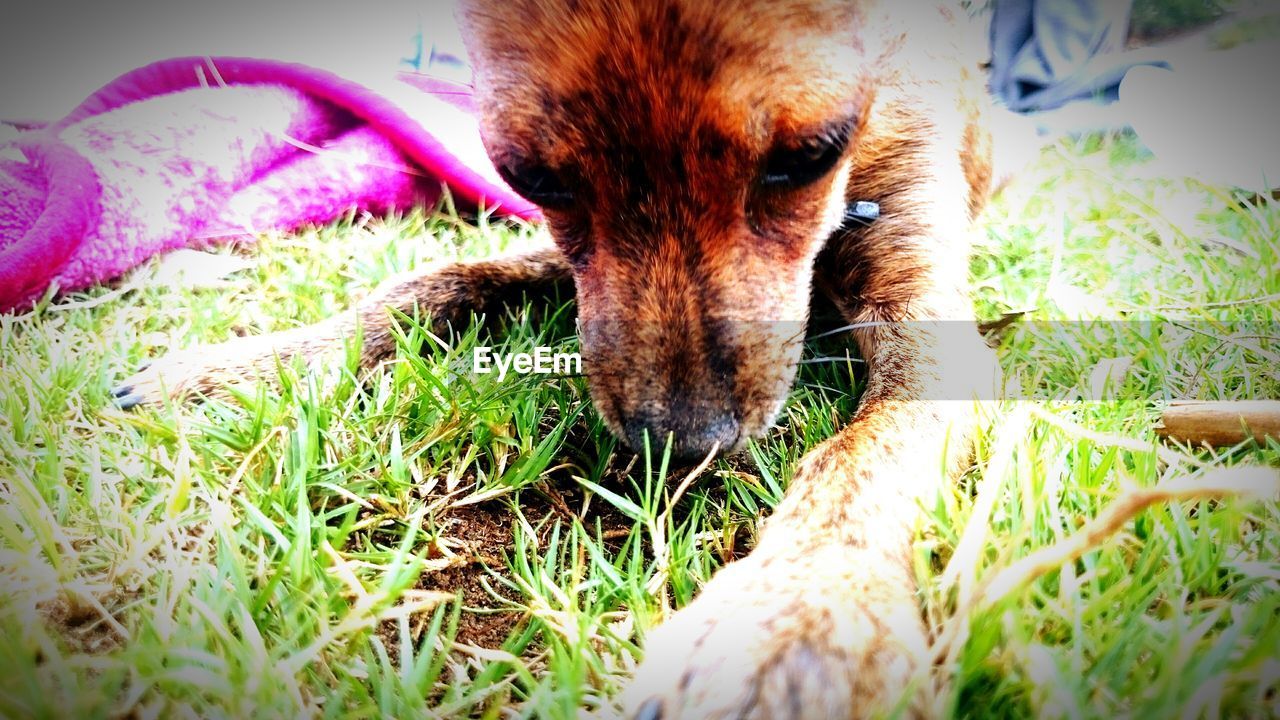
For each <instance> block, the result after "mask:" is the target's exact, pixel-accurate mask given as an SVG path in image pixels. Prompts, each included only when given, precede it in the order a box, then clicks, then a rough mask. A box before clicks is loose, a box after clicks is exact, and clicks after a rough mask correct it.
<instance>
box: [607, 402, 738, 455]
mask: <svg viewBox="0 0 1280 720" xmlns="http://www.w3.org/2000/svg"><path fill="white" fill-rule="evenodd" d="M623 429H624V430H625V431H626V441H627V444H628V445H630V446H631V449H632V450H635V451H636V452H643V451H644V440H645V434H646V433H648V436H649V448H650V450H651V451H652V452H653V453H654V454H655V455H658V456H661V454H662V451H663V449H664V448H665V447H666V443H667V438H668V437H670V438H671V443H672V447H671V457H672V458H673V459H675V460H679V461H681V462H698V461H699V460H702V459H703V458H705V457H706V456H707V455H709V454H710V453H711V451H712V450H715V452H716V454H717V455H718V454H722V453H725V452H727V451H728V450H730V449H731V448H733V447H734V446H735V445H737V444H738V433H739V432H740V431H741V428H740V426H739V425H738V419H737V418H736V417H734V416H733V415H729V414H715V415H705V414H703V413H697V412H678V413H673V414H669V415H666V414H664V415H662V416H658V415H657V414H654V413H642V414H638V415H636V416H635V417H630V418H627V419H625V420H624V421H623Z"/></svg>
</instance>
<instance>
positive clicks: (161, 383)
mask: <svg viewBox="0 0 1280 720" xmlns="http://www.w3.org/2000/svg"><path fill="white" fill-rule="evenodd" d="M270 337H271V336H260V337H244V338H237V339H235V340H231V341H229V342H225V343H221V344H218V345H204V346H200V347H194V348H190V349H187V350H178V351H174V352H171V353H169V354H167V355H165V356H163V357H161V358H159V359H157V360H155V361H153V362H151V363H148V364H146V365H144V366H143V367H142V368H140V369H139V370H138V372H136V373H134V374H133V375H132V376H130V377H129V378H126V379H125V380H124V381H123V382H121V383H120V385H118V386H116V387H115V388H114V389H113V390H112V391H111V394H112V396H113V397H114V398H115V403H116V405H117V406H118V407H120V408H121V409H123V410H129V409H132V408H134V407H137V406H139V405H146V404H152V403H159V402H162V401H163V400H165V399H166V398H174V399H181V398H185V397H188V396H192V395H216V394H219V393H221V392H223V391H224V390H225V389H226V388H228V387H230V386H233V385H237V384H243V383H246V382H251V381H255V380H257V379H259V378H260V376H262V375H263V374H264V373H266V372H268V371H269V370H270V369H271V368H272V367H273V366H274V365H275V363H276V358H277V357H280V358H287V357H288V356H289V354H290V353H289V351H288V348H287V347H284V348H281V347H277V345H276V344H275V343H273V342H271V341H270ZM282 350H283V352H281V351H282Z"/></svg>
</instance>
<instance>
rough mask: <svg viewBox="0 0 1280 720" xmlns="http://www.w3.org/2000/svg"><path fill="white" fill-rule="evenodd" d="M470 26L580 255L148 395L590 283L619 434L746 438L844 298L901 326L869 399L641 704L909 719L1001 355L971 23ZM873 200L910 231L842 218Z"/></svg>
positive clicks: (668, 642) (548, 6) (416, 300)
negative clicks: (925, 500) (787, 154)
mask: <svg viewBox="0 0 1280 720" xmlns="http://www.w3.org/2000/svg"><path fill="white" fill-rule="evenodd" d="M903 6H911V9H909V10H908V9H904V8H903ZM462 18H463V20H464V27H465V29H466V35H467V37H468V41H469V43H470V49H471V52H472V53H473V55H474V58H473V59H474V60H475V61H476V63H477V68H478V69H477V79H476V88H477V92H478V97H479V99H480V101H481V108H482V113H483V114H482V118H483V130H484V137H485V141H486V144H487V147H488V149H489V151H490V154H491V156H492V157H493V158H494V160H495V163H496V164H498V165H499V166H517V165H528V164H530V163H535V164H538V165H540V166H545V167H548V168H550V169H551V170H552V171H554V172H555V173H556V175H557V176H558V177H559V178H560V180H561V181H562V183H563V184H564V185H565V186H566V187H568V188H571V189H572V191H573V193H574V195H575V197H574V200H573V202H571V203H569V204H567V206H559V207H555V208H548V209H547V212H546V215H547V221H548V226H549V228H550V230H551V234H552V236H553V238H554V240H555V241H556V248H554V249H544V250H540V251H538V252H537V253H535V254H531V255H529V256H526V257H523V258H516V259H500V260H494V261H489V262H483V263H476V264H471V265H460V266H451V267H447V268H436V269H432V270H430V271H427V272H424V273H420V274H418V275H417V276H416V277H414V278H412V279H409V280H406V281H398V282H396V283H392V284H390V285H389V286H388V288H387V289H386V290H384V291H382V292H381V293H379V294H377V295H375V297H374V298H372V299H370V300H368V301H366V302H365V303H364V304H362V305H361V306H360V308H359V309H358V310H357V311H356V312H354V313H353V314H351V315H349V316H347V317H345V318H342V319H337V320H334V321H330V322H329V323H326V324H324V325H322V326H319V327H318V328H316V329H308V330H302V331H295V332H294V333H291V334H284V335H280V336H271V337H268V338H266V339H262V340H259V341H256V343H251V344H248V345H245V344H238V343H233V344H230V345H229V346H228V349H227V350H226V351H225V352H218V351H212V352H211V351H209V350H197V351H193V352H191V353H187V354H182V355H178V356H175V358H173V359H170V360H167V361H162V362H160V363H158V364H157V365H156V366H153V367H152V368H150V369H148V370H147V371H145V372H144V373H143V374H141V375H140V376H138V377H137V378H135V379H134V381H133V383H132V385H133V393H134V394H135V396H137V397H139V398H141V399H151V398H154V397H156V396H157V395H158V394H159V392H160V388H161V385H162V384H163V385H164V386H165V387H167V389H168V390H169V391H170V392H184V391H189V390H193V389H194V390H201V391H208V390H211V389H213V388H214V387H215V386H216V384H217V383H218V382H221V381H224V380H225V379H227V377H228V376H231V377H234V376H238V375H241V374H243V373H247V372H250V371H253V370H258V371H261V370H266V369H269V367H270V366H271V365H272V364H273V363H274V362H275V361H274V357H275V355H277V354H284V355H289V354H301V355H304V356H312V355H314V354H316V353H317V352H318V351H319V350H320V349H322V348H325V347H331V346H333V345H334V344H335V343H336V342H337V340H338V338H340V337H342V336H344V335H349V334H351V333H352V332H354V330H355V328H356V327H357V326H360V327H362V328H363V333H364V336H363V338H364V347H365V354H364V360H365V362H366V363H367V364H371V363H373V362H375V361H376V360H377V359H379V358H380V357H383V356H385V355H386V354H387V353H389V352H390V350H391V343H390V341H389V334H388V327H389V324H390V322H391V320H390V319H389V316H388V314H387V312H386V307H387V306H388V305H389V306H392V307H395V308H398V309H400V310H404V311H409V310H412V309H413V308H414V307H415V306H420V307H421V308H422V309H425V310H427V311H430V312H432V313H434V314H435V315H436V317H437V318H438V319H439V318H443V319H449V320H461V319H463V318H465V316H466V313H467V312H469V311H470V310H472V309H479V308H482V307H483V306H486V305H488V304H490V303H493V302H497V301H500V300H502V299H503V297H505V296H508V295H510V294H511V293H513V292H517V291H523V290H525V289H528V288H530V287H534V286H538V285H545V284H547V283H553V282H556V281H563V280H566V279H568V278H572V280H573V285H574V286H575V288H576V292H577V305H578V312H579V321H580V327H581V329H582V337H581V340H582V347H583V353H584V358H585V361H586V362H585V367H586V371H587V373H588V375H589V377H590V381H591V389H592V394H593V397H594V399H595V403H596V406H597V408H598V410H599V412H600V413H601V415H602V416H603V417H604V418H605V419H606V420H607V422H608V424H609V426H610V427H611V429H613V430H614V431H615V432H616V433H618V434H620V435H621V436H623V437H624V438H626V439H629V440H630V441H631V442H633V443H635V442H636V440H637V438H638V436H639V435H640V434H642V432H643V431H647V432H650V433H656V434H659V435H662V434H665V433H666V432H671V433H674V437H675V443H676V447H677V449H678V450H683V451H685V452H684V454H686V455H689V454H695V452H696V451H701V450H704V449H706V448H707V447H708V446H710V447H718V448H719V449H721V450H731V449H733V448H735V447H737V446H738V445H740V444H741V443H742V442H744V441H745V440H746V439H748V438H750V437H755V436H758V435H759V434H761V433H762V432H763V431H764V430H765V429H766V428H767V427H768V426H769V425H770V424H771V423H772V422H773V419H774V416H775V415H776V413H777V411H778V408H779V407H780V405H781V403H782V401H783V399H784V397H785V395H786V392H787V389H788V387H789V385H790V383H791V381H792V379H793V377H794V373H795V367H796V360H797V357H798V353H799V348H800V340H801V333H800V329H801V328H802V327H803V325H804V324H805V322H806V320H807V315H808V303H809V300H810V296H811V289H813V288H816V289H817V290H818V291H820V292H821V293H823V294H824V295H825V296H826V297H827V298H829V299H830V300H831V301H832V302H834V303H835V305H836V306H837V307H838V308H839V310H840V311H841V312H842V314H843V315H844V317H845V318H846V319H847V320H848V321H849V322H851V323H864V322H868V321H873V322H871V323H870V324H868V325H866V326H864V327H861V328H860V329H857V330H855V331H854V333H853V337H854V340H855V342H856V343H857V345H858V348H859V350H860V352H861V354H862V356H863V357H864V358H865V359H866V360H867V361H868V363H869V366H870V375H869V381H868V386H867V389H866V392H865V396H864V397H863V399H862V401H861V405H860V407H859V409H858V411H857V413H856V415H855V417H854V418H852V420H851V421H850V423H849V424H848V426H847V427H846V428H844V430H843V431H841V432H840V433H839V434H838V435H837V436H836V437H834V438H832V439H830V440H829V441H827V442H826V443H824V444H823V445H822V446H820V447H819V448H818V449H816V450H815V451H814V452H812V453H811V454H810V455H809V456H807V457H806V458H805V459H804V460H803V462H802V463H801V464H800V466H799V468H798V469H797V470H796V473H795V477H794V479H793V480H792V482H791V486H790V488H789V489H788V491H787V495H786V497H785V499H784V500H783V502H782V503H781V505H780V506H779V507H778V508H777V510H776V511H775V513H774V514H773V516H772V517H771V518H769V519H768V521H767V522H766V524H765V528H764V531H763V534H762V537H761V541H760V544H759V546H758V547H757V548H755V550H754V551H753V552H752V554H751V555H750V556H749V557H748V558H747V559H745V560H742V561H739V562H736V563H733V564H732V565H730V566H728V567H727V568H725V569H724V570H723V571H721V572H720V573H719V574H718V575H717V576H716V577H715V578H714V580H713V581H712V582H711V583H710V584H709V585H708V586H707V587H706V588H705V589H704V591H703V593H702V594H701V595H700V596H699V597H698V598H697V599H696V600H695V601H694V602H693V603H692V604H691V605H690V606H689V607H687V608H685V609H684V610H681V611H680V612H679V613H677V614H676V615H675V616H674V617H673V618H672V619H671V620H670V621H669V622H668V623H667V624H666V625H664V626H663V627H661V628H659V629H658V630H657V631H656V632H654V633H653V634H652V635H651V636H650V637H649V638H648V640H647V648H646V662H645V663H644V664H643V665H642V666H641V667H640V669H639V671H638V673H637V675H636V678H635V680H634V682H633V683H632V685H631V686H630V688H629V690H628V692H627V694H626V702H627V704H628V706H629V707H630V708H631V710H632V711H633V712H637V713H639V714H640V715H642V716H645V717H654V716H661V717H664V718H673V717H690V718H694V717H698V718H701V717H715V718H720V717H726V718H727V717H760V718H764V717H814V718H818V717H823V718H826V717H848V716H854V715H866V714H870V713H873V712H878V711H884V710H887V709H889V707H890V706H891V705H892V703H894V702H895V701H897V700H898V699H899V698H900V697H902V696H903V692H904V690H905V689H906V688H907V687H908V685H909V683H910V681H911V679H912V678H913V677H916V676H918V675H919V673H920V672H921V671H922V670H923V669H925V668H926V667H927V660H926V657H925V656H926V653H925V645H926V637H925V629H924V626H923V623H922V622H921V618H920V614H919V611H918V609H917V605H916V603H915V600H914V594H915V583H914V577H913V573H912V569H911V565H910V563H909V560H908V553H909V549H910V543H911V537H912V527H913V523H914V518H915V516H916V511H915V508H916V506H917V501H918V500H919V499H920V498H922V497H926V496H927V495H928V494H929V493H931V492H934V491H935V490H936V489H937V488H938V487H939V485H940V484H941V483H942V482H943V481H944V480H945V479H946V477H947V476H948V475H949V474H950V473H952V472H954V471H955V470H956V469H957V468H958V467H959V464H960V463H961V461H962V460H963V458H964V454H965V438H966V437H967V435H968V432H969V429H968V428H969V425H970V423H971V418H970V415H971V411H972V403H969V402H965V401H963V400H962V399H960V398H959V396H958V395H957V393H958V392H961V391H962V390H963V389H964V388H969V387H974V388H975V389H976V388H978V387H979V384H980V383H983V382H989V381H990V379H991V377H992V369H993V368H994V361H993V358H992V356H991V354H990V352H989V351H988V350H987V349H986V348H985V347H984V346H983V345H982V343H981V342H980V339H979V337H978V335H977V333H976V330H975V331H974V332H973V333H970V334H968V335H966V338H971V340H970V339H963V340H959V341H957V340H956V339H955V334H954V333H948V335H947V338H948V343H947V346H946V347H945V348H944V347H943V346H942V345H943V343H942V341H941V333H940V327H941V326H940V325H939V324H938V323H940V322H941V321H968V322H971V321H972V310H971V307H970V305H969V303H968V300H967V298H966V294H965V279H966V278H965V275H966V272H967V254H968V246H967V241H966V236H967V232H968V231H967V227H968V225H969V221H970V220H971V218H972V217H973V215H974V214H976V213H977V212H978V211H979V210H980V208H981V207H982V204H983V202H984V201H985V199H986V196H987V193H988V191H989V189H990V188H989V186H990V182H991V176H990V169H989V162H988V159H989V155H990V150H989V142H988V138H987V135H986V132H985V130H984V125H983V121H982V107H983V98H984V97H985V93H984V90H983V88H982V85H981V82H980V78H978V77H977V76H976V75H977V72H976V70H977V58H976V57H970V56H966V55H965V54H964V51H963V50H962V49H961V48H962V46H961V44H960V43H957V42H956V39H957V37H959V35H957V32H958V31H957V29H956V28H955V27H954V26H953V25H952V24H951V19H950V18H949V17H947V14H946V13H945V12H944V11H941V10H931V11H928V12H922V11H921V10H920V8H919V7H918V6H917V5H916V4H914V3H897V4H896V5H895V3H893V2H892V1H891V0H890V1H887V2H884V3H883V4H881V3H878V2H875V1H874V0H865V1H861V0H844V1H823V0H740V2H735V3H730V4H728V5H725V4H724V3H711V2H706V0H613V1H611V2H601V3H585V2H577V1H576V0H464V7H463V12H462ZM849 118H853V119H855V124H854V131H853V133H852V138H851V141H850V142H849V145H848V149H847V150H846V151H845V152H844V155H843V157H842V158H841V160H840V162H839V164H838V165H837V166H836V169H835V171H833V172H831V173H829V174H827V175H826V176H825V177H822V178H819V179H818V180H816V181H815V182H813V183H811V184H809V185H806V186H804V187H799V188H793V189H786V190H776V189H770V188H765V187H763V186H762V185H761V183H760V181H759V177H760V173H761V168H762V166H763V163H764V162H765V158H767V157H768V156H769V153H770V152H771V149H772V148H774V147H776V146H778V145H779V144H782V145H786V144H787V143H791V142H795V141H797V140H802V139H803V138H804V137H805V136H807V135H811V134H813V133H815V132H818V131H821V130H822V129H823V128H824V127H828V126H830V125H831V124H832V123H838V122H840V121H843V120H846V119H849ZM854 199H862V200H873V201H875V202H878V203H879V204H880V207H881V213H882V215H881V218H880V219H879V220H877V221H876V222H874V223H872V224H871V225H870V226H868V227H864V228H858V229H855V230H842V229H840V224H841V215H842V211H843V209H844V207H845V204H846V202H847V201H849V200H854ZM961 358H963V360H962V359H961ZM946 397H951V398H956V400H954V401H950V400H946V399H944V398H946ZM708 428H713V430H712V431H708ZM689 451H695V452H689ZM944 455H945V456H946V457H944ZM940 468H942V469H941V470H940ZM926 707H927V703H926V701H925V700H924V699H922V694H921V693H919V692H916V693H913V694H912V695H911V701H910V704H909V708H910V709H912V710H913V711H914V712H917V713H919V712H925V710H926ZM655 713H656V715H655Z"/></svg>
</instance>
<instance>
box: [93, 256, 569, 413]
mask: <svg viewBox="0 0 1280 720" xmlns="http://www.w3.org/2000/svg"><path fill="white" fill-rule="evenodd" d="M551 290H563V291H564V293H565V294H564V298H565V299H566V300H567V299H569V298H570V297H571V296H572V292H573V282H572V277H571V274H570V269H569V265H568V263H567V262H566V261H565V260H564V257H563V255H561V253H560V251H559V250H557V249H555V248H553V247H547V248H543V249H538V250H535V251H531V252H528V253H526V254H523V255H513V256H510V257H503V258H498V259H492V260H482V261H478V262H467V263H448V264H440V265H436V266H433V267H428V268H423V269H420V270H416V271H413V272H410V273H407V274H404V275H401V276H398V277H394V278H392V279H390V280H388V281H386V282H384V283H383V284H382V285H380V286H379V287H378V289H377V290H375V291H374V292H373V293H371V294H370V295H369V297H367V298H365V299H364V300H362V301H361V302H360V303H358V304H357V305H356V306H355V307H354V308H353V309H352V310H349V311H347V312H345V313H341V314H339V315H336V316H334V317H332V318H329V319H328V320H325V321H323V322H320V323H317V324H315V325H310V326H307V327H302V328H297V329H294V330H285V331H282V332H276V333H270V334H267V335H259V336H252V337H243V338H237V339H235V340H231V341H228V342H225V343H221V344H217V345H204V346H199V347H195V348H190V349H187V350H180V351H176V352H172V353H170V354H168V355H165V356H164V357H162V358H160V359H158V360H156V361H155V362H154V363H152V364H151V365H149V366H148V367H146V368H145V369H143V370H141V371H140V372H138V373H137V374H136V375H134V376H133V377H131V378H129V379H127V380H125V381H124V383H122V384H121V386H120V387H119V388H118V389H117V390H116V391H115V394H116V397H117V403H119V404H120V406H121V407H126V408H128V407H133V406H135V405H138V404H140V403H147V402H156V401H158V400H161V399H162V398H164V397H165V396H166V395H168V396H170V397H182V396H186V395H191V394H217V393H218V392H221V391H222V390H223V389H224V388H225V387H226V386H228V385H231V384H235V383H242V382H245V381H256V380H259V379H264V378H269V377H271V375H272V373H273V371H274V370H275V368H276V363H277V362H280V361H289V360H291V359H292V358H302V359H304V360H305V361H307V362H316V361H320V360H322V359H324V358H326V357H329V356H331V355H332V354H333V353H334V351H336V350H340V349H341V348H342V347H343V343H344V342H346V341H347V340H348V339H350V338H354V337H356V335H357V334H359V336H360V339H361V352H360V366H361V367H362V368H370V367H372V366H374V365H376V364H377V363H378V362H380V361H381V360H383V359H385V358H387V357H389V356H391V355H392V353H394V352H395V337H394V334H393V333H392V325H393V323H394V322H395V316H394V315H393V314H392V313H391V312H390V310H396V311H399V312H401V313H404V314H406V315H409V316H411V317H412V316H413V315H414V314H415V313H417V314H420V315H421V316H423V318H424V319H425V318H427V317H429V318H430V319H431V322H432V327H433V329H434V330H435V331H436V332H437V333H438V334H444V333H446V332H447V331H448V329H449V327H450V326H453V327H458V326H459V324H462V323H466V322H467V321H468V320H469V319H470V317H471V314H472V313H484V312H490V311H493V310H496V309H498V308H499V307H500V306H501V305H502V304H504V303H509V302H519V301H521V300H522V299H523V298H524V297H525V296H526V295H533V294H542V293H547V292H549V291H551Z"/></svg>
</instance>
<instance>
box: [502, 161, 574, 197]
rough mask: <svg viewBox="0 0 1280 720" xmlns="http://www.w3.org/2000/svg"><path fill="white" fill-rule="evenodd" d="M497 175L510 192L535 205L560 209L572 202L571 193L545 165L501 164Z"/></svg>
mask: <svg viewBox="0 0 1280 720" xmlns="http://www.w3.org/2000/svg"><path fill="white" fill-rule="evenodd" d="M498 174H500V175H501V176H502V179H503V180H505V181H506V183H507V184H508V185H510V186H511V189H512V190H515V191H516V192H518V193H520V194H521V195H522V196H524V198H525V199H526V200H528V201H529V202H531V203H534V204H535V205H541V206H543V207H548V208H561V207H565V206H567V205H569V204H570V203H572V202H573V191H572V190H570V189H569V188H568V187H567V186H565V184H564V182H563V181H562V180H561V179H560V178H559V177H558V176H557V175H556V172H555V171H554V170H552V169H551V168H549V167H547V166H546V165H533V164H522V163H514V164H502V165H499V166H498Z"/></svg>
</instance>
